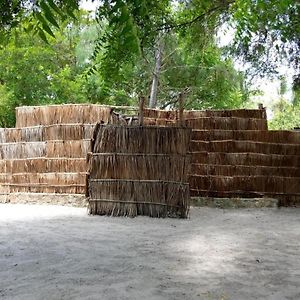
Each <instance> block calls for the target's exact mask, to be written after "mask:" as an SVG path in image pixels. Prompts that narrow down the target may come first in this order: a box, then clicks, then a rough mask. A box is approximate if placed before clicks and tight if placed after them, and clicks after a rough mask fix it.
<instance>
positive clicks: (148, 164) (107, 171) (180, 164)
mask: <svg viewBox="0 0 300 300" xmlns="http://www.w3.org/2000/svg"><path fill="white" fill-rule="evenodd" d="M189 161H190V158H189V157H188V156H185V155H168V154H154V155H151V154H147V155H145V154H127V153H125V154H124V153H123V154H121V153H119V154H112V153H108V154H97V153H96V154H93V155H92V157H91V159H90V176H91V178H93V179H132V178H134V179H135V180H146V179H148V180H165V181H166V180H169V181H178V182H187V180H188V178H187V174H188V172H189V165H190V164H189Z"/></svg>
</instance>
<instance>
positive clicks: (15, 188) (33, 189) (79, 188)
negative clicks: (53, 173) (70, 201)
mask: <svg viewBox="0 0 300 300" xmlns="http://www.w3.org/2000/svg"><path fill="white" fill-rule="evenodd" d="M8 188H9V192H10V193H57V194H84V193H85V185H79V184H78V185H64V186H63V185H49V184H43V183H36V184H33V183H30V184H10V185H9V186H8Z"/></svg>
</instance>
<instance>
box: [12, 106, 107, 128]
mask: <svg viewBox="0 0 300 300" xmlns="http://www.w3.org/2000/svg"><path fill="white" fill-rule="evenodd" d="M110 113H111V108H110V107H108V106H101V105H92V104H65V105H50V106H34V107H28V106H22V107H17V108H16V127H18V128H19V127H29V126H37V125H53V124H76V123H79V124H82V123H90V124H94V123H96V122H98V121H99V120H103V121H104V122H108V121H109V118H110Z"/></svg>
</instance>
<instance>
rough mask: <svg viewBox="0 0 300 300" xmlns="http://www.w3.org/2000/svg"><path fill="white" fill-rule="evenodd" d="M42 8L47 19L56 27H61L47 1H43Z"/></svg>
mask: <svg viewBox="0 0 300 300" xmlns="http://www.w3.org/2000/svg"><path fill="white" fill-rule="evenodd" d="M41 8H42V9H43V12H44V16H45V18H46V19H47V21H49V22H50V23H51V24H52V25H54V26H55V27H57V28H59V25H58V23H57V22H56V20H55V17H54V15H53V14H52V12H51V9H50V7H49V6H48V5H47V4H46V3H45V2H42V3H41Z"/></svg>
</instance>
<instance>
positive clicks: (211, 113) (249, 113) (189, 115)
mask: <svg viewBox="0 0 300 300" xmlns="http://www.w3.org/2000/svg"><path fill="white" fill-rule="evenodd" d="M183 115H184V118H185V119H193V118H201V117H221V118H245V119H266V113H265V110H264V109H228V110H202V111H201V110H190V111H184V113H183Z"/></svg>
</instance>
